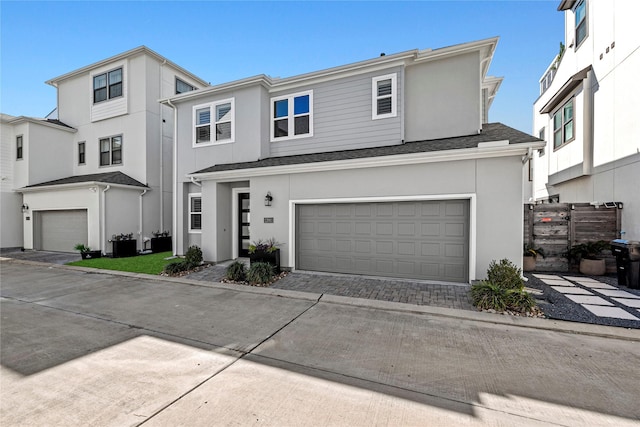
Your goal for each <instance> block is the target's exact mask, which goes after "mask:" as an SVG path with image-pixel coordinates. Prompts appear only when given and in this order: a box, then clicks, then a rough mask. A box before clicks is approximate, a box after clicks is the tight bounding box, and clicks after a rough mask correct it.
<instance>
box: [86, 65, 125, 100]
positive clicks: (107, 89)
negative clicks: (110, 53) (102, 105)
mask: <svg viewBox="0 0 640 427" xmlns="http://www.w3.org/2000/svg"><path fill="white" fill-rule="evenodd" d="M119 96H122V68H117V69H115V70H113V71H109V72H108V73H104V74H98V75H96V76H93V103H94V104H96V103H98V102H102V101H106V100H108V99H113V98H117V97H119Z"/></svg>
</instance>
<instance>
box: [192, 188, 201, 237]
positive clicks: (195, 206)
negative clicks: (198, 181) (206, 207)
mask: <svg viewBox="0 0 640 427" xmlns="http://www.w3.org/2000/svg"><path fill="white" fill-rule="evenodd" d="M201 230H202V196H201V194H200V193H192V194H189V231H190V232H196V233H197V232H200V231H201Z"/></svg>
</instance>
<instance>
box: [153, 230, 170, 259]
mask: <svg viewBox="0 0 640 427" xmlns="http://www.w3.org/2000/svg"><path fill="white" fill-rule="evenodd" d="M172 249H173V242H172V241H171V236H170V233H169V232H168V231H160V230H158V231H154V232H153V237H152V238H151V252H153V253H154V254H155V253H158V252H167V251H170V250H172Z"/></svg>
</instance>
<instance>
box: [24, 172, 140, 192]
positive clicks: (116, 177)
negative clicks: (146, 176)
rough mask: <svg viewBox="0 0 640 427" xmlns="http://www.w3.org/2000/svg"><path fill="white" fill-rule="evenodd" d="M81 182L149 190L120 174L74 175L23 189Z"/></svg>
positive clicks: (127, 176)
mask: <svg viewBox="0 0 640 427" xmlns="http://www.w3.org/2000/svg"><path fill="white" fill-rule="evenodd" d="M82 182H102V183H105V184H119V185H129V186H132V187H142V188H149V187H147V186H146V185H144V184H143V183H141V182H139V181H136V180H135V179H133V178H131V177H130V176H129V175H125V174H123V173H122V172H106V173H94V174H90V175H76V176H70V177H67V178H62V179H56V180H53V181H47V182H41V183H39V184H33V185H28V186H26V187H25V188H37V187H46V186H51V185H65V184H79V183H82Z"/></svg>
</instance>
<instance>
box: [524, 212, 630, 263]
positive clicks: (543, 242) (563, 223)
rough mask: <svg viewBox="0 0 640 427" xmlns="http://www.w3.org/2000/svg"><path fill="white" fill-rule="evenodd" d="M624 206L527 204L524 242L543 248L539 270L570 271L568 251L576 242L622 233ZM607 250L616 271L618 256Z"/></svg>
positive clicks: (606, 237)
mask: <svg viewBox="0 0 640 427" xmlns="http://www.w3.org/2000/svg"><path fill="white" fill-rule="evenodd" d="M620 220H621V209H619V208H618V207H617V204H616V205H615V206H612V207H605V206H603V205H601V206H593V205H591V204H589V203H549V204H539V205H533V204H525V205H524V242H525V244H532V245H533V246H534V247H536V248H542V249H544V251H545V254H546V257H545V258H544V259H543V258H538V262H537V263H536V270H537V271H557V272H568V271H569V270H570V266H569V261H568V259H567V255H566V254H567V252H568V250H569V248H570V247H571V246H573V245H575V244H579V243H585V242H588V241H597V240H605V241H611V240H613V239H617V238H619V237H620ZM605 254H606V255H607V256H606V260H607V272H610V273H613V272H615V271H616V263H615V258H614V257H613V256H611V255H610V253H609V251H606V252H605Z"/></svg>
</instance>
